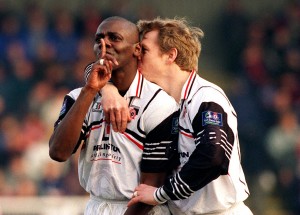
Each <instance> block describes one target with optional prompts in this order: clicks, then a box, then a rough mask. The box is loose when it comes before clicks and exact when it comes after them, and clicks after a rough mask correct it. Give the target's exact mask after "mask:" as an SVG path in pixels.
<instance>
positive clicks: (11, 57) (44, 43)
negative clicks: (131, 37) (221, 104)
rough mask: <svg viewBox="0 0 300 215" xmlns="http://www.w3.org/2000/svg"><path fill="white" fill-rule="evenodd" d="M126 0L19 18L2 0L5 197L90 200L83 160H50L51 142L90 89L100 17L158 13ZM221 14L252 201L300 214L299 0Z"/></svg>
mask: <svg viewBox="0 0 300 215" xmlns="http://www.w3.org/2000/svg"><path fill="white" fill-rule="evenodd" d="M120 2H122V1H120ZM120 2H119V5H116V7H112V8H113V9H112V10H111V11H107V10H106V11H102V10H100V9H98V8H96V7H93V5H86V6H84V7H82V8H79V9H78V10H77V11H76V13H73V12H72V11H70V10H67V9H66V8H55V10H52V11H51V10H50V11H45V10H43V9H42V8H41V7H40V6H39V5H37V4H27V5H26V7H25V8H24V10H22V11H21V12H20V11H14V10H12V9H11V8H9V7H6V5H5V4H4V3H3V2H1V1H0V195H2V196H5V195H9V196H39V195H86V194H85V192H84V191H83V190H82V188H81V187H80V185H79V184H78V178H77V157H78V154H75V155H74V156H73V158H72V159H71V160H70V161H68V162H67V164H66V163H56V162H54V161H51V160H50V158H49V155H48V140H49V137H50V135H51V133H52V130H53V124H54V122H55V120H56V119H57V117H58V113H59V111H60V107H61V104H62V100H63V97H64V95H65V94H66V93H68V92H69V91H70V90H71V89H74V88H76V87H79V86H82V85H83V84H84V83H83V80H84V79H83V69H84V68H85V66H86V65H87V64H88V63H90V62H91V61H92V60H94V54H93V50H92V47H93V42H94V33H95V30H96V28H97V26H98V25H99V23H100V22H101V20H102V19H104V18H105V17H108V16H110V15H120V16H124V17H127V18H129V19H131V20H133V21H136V20H138V19H140V18H154V17H155V16H157V14H156V13H155V9H153V8H149V7H144V8H143V7H141V9H140V12H139V13H138V14H135V13H132V12H131V11H128V10H126V7H125V6H124V5H122V4H121V3H120ZM132 14H134V17H133V15H132ZM219 18H220V19H219V22H218V23H217V24H218V25H217V27H216V28H217V29H218V31H219V32H218V41H219V43H220V44H219V49H220V51H221V52H222V58H223V59H224V60H223V62H224V65H223V68H224V71H222V72H227V75H228V77H230V88H229V89H226V91H227V92H226V93H227V94H228V96H229V98H230V100H231V101H232V103H233V106H234V107H235V109H236V112H237V114H238V120H239V125H238V126H239V136H240V143H241V150H242V159H243V165H244V169H245V172H246V177H247V179H248V183H249V186H250V192H251V194H252V195H253V197H251V198H252V200H251V202H252V204H253V205H255V207H258V209H257V210H259V207H261V210H263V209H264V208H263V207H265V204H269V202H266V201H267V200H266V199H269V198H266V196H267V197H271V199H272V201H274V204H277V205H280V207H281V208H282V209H284V210H286V211H289V212H290V214H300V210H299V208H300V200H299V199H300V192H299V177H300V174H299V173H300V172H299V171H300V165H299V164H300V163H299V162H300V124H299V120H300V87H299V86H300V83H299V82H300V4H299V1H298V2H297V1H296V2H292V1H287V3H286V5H285V7H283V8H281V10H279V11H276V12H274V13H272V14H270V13H265V14H262V15H261V16H259V17H251V16H248V15H247V13H245V12H244V8H243V7H242V5H241V4H239V1H238V0H230V1H228V5H227V7H226V8H224V10H223V13H222V15H221V17H219ZM199 22H201V20H199ZM199 68H200V69H201V65H199ZM211 81H213V80H211ZM283 197H284V198H283ZM253 211H255V210H253Z"/></svg>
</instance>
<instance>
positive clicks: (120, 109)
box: [101, 84, 131, 133]
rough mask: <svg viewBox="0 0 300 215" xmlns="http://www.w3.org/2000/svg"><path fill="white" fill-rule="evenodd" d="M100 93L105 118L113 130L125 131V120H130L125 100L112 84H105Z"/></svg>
mask: <svg viewBox="0 0 300 215" xmlns="http://www.w3.org/2000/svg"><path fill="white" fill-rule="evenodd" d="M101 94H102V102H101V103H102V107H103V111H104V114H105V120H106V121H107V122H108V123H111V124H112V128H113V130H114V131H115V132H121V133H123V132H125V129H126V127H127V122H130V121H131V118H130V113H129V109H128V103H127V101H126V100H125V99H124V97H122V96H121V95H120V94H119V92H118V90H117V88H116V87H115V86H114V85H113V84H107V85H105V87H103V89H102V90H101Z"/></svg>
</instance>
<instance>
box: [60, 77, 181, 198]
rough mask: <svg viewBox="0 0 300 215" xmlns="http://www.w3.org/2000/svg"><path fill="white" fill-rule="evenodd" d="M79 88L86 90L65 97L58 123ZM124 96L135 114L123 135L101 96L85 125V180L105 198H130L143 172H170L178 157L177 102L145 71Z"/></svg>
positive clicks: (81, 169) (87, 187) (82, 181)
mask: <svg viewBox="0 0 300 215" xmlns="http://www.w3.org/2000/svg"><path fill="white" fill-rule="evenodd" d="M80 91H81V88H79V89H76V90H73V91H71V92H70V93H69V94H68V96H66V98H65V102H64V105H63V108H62V111H61V114H60V115H61V116H60V118H59V120H58V122H57V123H56V125H57V124H58V123H59V121H60V120H61V119H62V118H63V117H64V116H65V114H66V113H67V110H68V109H70V107H71V106H72V100H73V103H74V101H75V100H76V99H77V97H78V95H79V94H80ZM124 97H125V98H126V100H127V101H128V104H129V107H130V114H131V118H132V120H131V122H130V123H128V125H127V128H126V131H125V132H124V133H119V132H114V131H113V130H112V128H111V125H110V124H108V123H106V122H105V118H104V113H103V110H102V105H101V95H100V94H98V95H97V96H96V97H95V98H94V101H93V103H92V104H91V106H90V108H89V111H88V112H87V114H86V117H85V120H84V124H83V127H82V134H81V137H82V138H81V139H82V140H83V141H84V143H83V145H82V147H81V153H80V158H79V180H80V184H81V186H82V187H83V188H84V189H85V190H86V191H87V192H89V193H90V194H91V195H93V196H96V197H100V198H102V199H111V200H128V199H130V198H131V197H132V194H133V191H134V188H135V187H136V186H137V185H139V181H140V175H141V171H142V172H151V173H157V172H165V171H166V170H168V169H169V168H173V167H172V163H173V161H174V163H175V162H176V161H175V159H174V160H173V158H175V154H176V153H177V139H178V109H179V106H178V104H177V103H176V101H175V100H174V99H173V98H172V97H171V96H169V95H168V94H167V93H166V92H164V91H163V90H162V89H161V88H160V87H159V86H157V85H155V84H153V83H151V82H149V81H147V80H146V79H144V77H143V76H142V75H141V73H140V72H137V74H136V77H135V79H134V81H133V83H132V84H131V86H130V88H129V89H128V91H127V93H126V94H125V96H124ZM68 101H69V102H68ZM75 150H76V149H75ZM173 156H174V157H173Z"/></svg>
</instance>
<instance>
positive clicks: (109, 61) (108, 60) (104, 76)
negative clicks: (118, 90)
mask: <svg viewBox="0 0 300 215" xmlns="http://www.w3.org/2000/svg"><path fill="white" fill-rule="evenodd" d="M101 47H102V52H101V56H100V59H98V60H97V61H96V62H95V63H94V64H93V65H92V68H91V71H90V72H89V74H88V75H87V80H86V86H87V87H89V88H91V89H93V90H95V91H97V92H98V91H100V90H101V89H102V88H103V86H104V85H105V84H106V83H107V82H108V80H109V79H110V78H111V73H112V69H113V66H114V65H118V61H117V60H116V59H115V58H114V57H113V56H112V55H106V45H105V41H104V39H101ZM100 62H102V63H100Z"/></svg>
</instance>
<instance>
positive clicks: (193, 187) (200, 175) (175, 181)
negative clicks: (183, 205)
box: [154, 144, 226, 203]
mask: <svg viewBox="0 0 300 215" xmlns="http://www.w3.org/2000/svg"><path fill="white" fill-rule="evenodd" d="M224 153H225V152H224V149H223V148H222V147H219V146H215V145H212V144H203V145H198V146H197V148H196V150H195V151H194V152H193V153H192V155H191V156H190V158H189V160H188V162H187V163H185V165H184V166H183V167H182V169H181V170H180V172H178V173H177V174H176V175H174V176H173V177H171V178H170V179H169V180H168V181H167V182H166V183H165V184H164V186H163V187H160V188H158V189H157V190H156V191H155V195H154V196H155V197H156V198H157V199H156V200H159V202H160V203H163V202H165V201H167V200H170V199H171V200H179V199H186V198H188V197H190V196H191V195H192V194H193V193H194V192H195V191H197V190H199V189H201V188H203V187H204V186H206V185H207V184H208V183H210V182H211V181H213V180H215V179H216V178H218V177H219V176H220V175H222V174H226V167H225V166H226V165H224V164H225V163H226V162H223V160H225V159H224V156H225V155H224ZM178 188H180V189H178Z"/></svg>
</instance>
